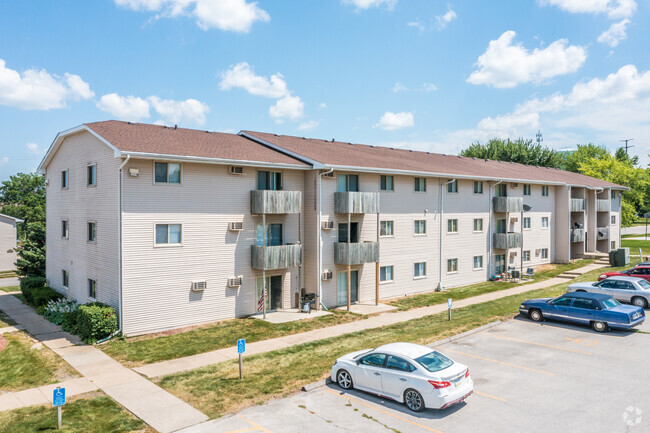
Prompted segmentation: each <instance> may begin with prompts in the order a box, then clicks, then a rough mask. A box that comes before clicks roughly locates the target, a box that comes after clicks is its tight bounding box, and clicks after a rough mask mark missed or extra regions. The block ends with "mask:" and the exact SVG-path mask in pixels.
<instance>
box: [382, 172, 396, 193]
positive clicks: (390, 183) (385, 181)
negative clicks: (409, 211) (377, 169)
mask: <svg viewBox="0 0 650 433" xmlns="http://www.w3.org/2000/svg"><path fill="white" fill-rule="evenodd" d="M379 189H380V190H381V191H395V178H394V177H393V176H387V175H383V174H382V175H381V177H380V179H379Z"/></svg>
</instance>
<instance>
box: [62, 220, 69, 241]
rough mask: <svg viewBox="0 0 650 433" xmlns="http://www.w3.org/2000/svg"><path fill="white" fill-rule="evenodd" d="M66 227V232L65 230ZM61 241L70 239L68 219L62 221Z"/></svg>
mask: <svg viewBox="0 0 650 433" xmlns="http://www.w3.org/2000/svg"><path fill="white" fill-rule="evenodd" d="M64 225H65V230H63V226H64ZM61 239H70V220H69V219H67V218H64V219H62V220H61Z"/></svg>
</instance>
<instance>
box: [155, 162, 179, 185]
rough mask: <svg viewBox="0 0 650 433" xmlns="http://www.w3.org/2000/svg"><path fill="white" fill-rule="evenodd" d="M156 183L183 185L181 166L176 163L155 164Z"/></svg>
mask: <svg viewBox="0 0 650 433" xmlns="http://www.w3.org/2000/svg"><path fill="white" fill-rule="evenodd" d="M154 176H155V178H154V181H155V183H171V184H180V183H181V165H180V164H178V163H174V162H156V163H155V174H154Z"/></svg>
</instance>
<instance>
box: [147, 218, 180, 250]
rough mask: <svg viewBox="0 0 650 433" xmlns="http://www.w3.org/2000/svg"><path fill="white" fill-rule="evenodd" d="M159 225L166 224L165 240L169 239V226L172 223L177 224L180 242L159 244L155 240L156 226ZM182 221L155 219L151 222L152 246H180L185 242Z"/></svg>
mask: <svg viewBox="0 0 650 433" xmlns="http://www.w3.org/2000/svg"><path fill="white" fill-rule="evenodd" d="M159 225H166V226H167V240H169V226H172V225H179V226H181V242H180V243H179V244H170V243H166V244H159V243H157V242H156V226H159ZM183 226H184V224H183V223H179V222H165V221H155V222H154V223H153V246H154V248H175V247H182V246H183V244H184V243H185V227H183Z"/></svg>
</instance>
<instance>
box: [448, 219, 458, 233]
mask: <svg viewBox="0 0 650 433" xmlns="http://www.w3.org/2000/svg"><path fill="white" fill-rule="evenodd" d="M451 221H456V230H455V231H450V230H449V223H450V222H451ZM452 225H453V224H452ZM447 234H448V235H456V234H458V218H447Z"/></svg>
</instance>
